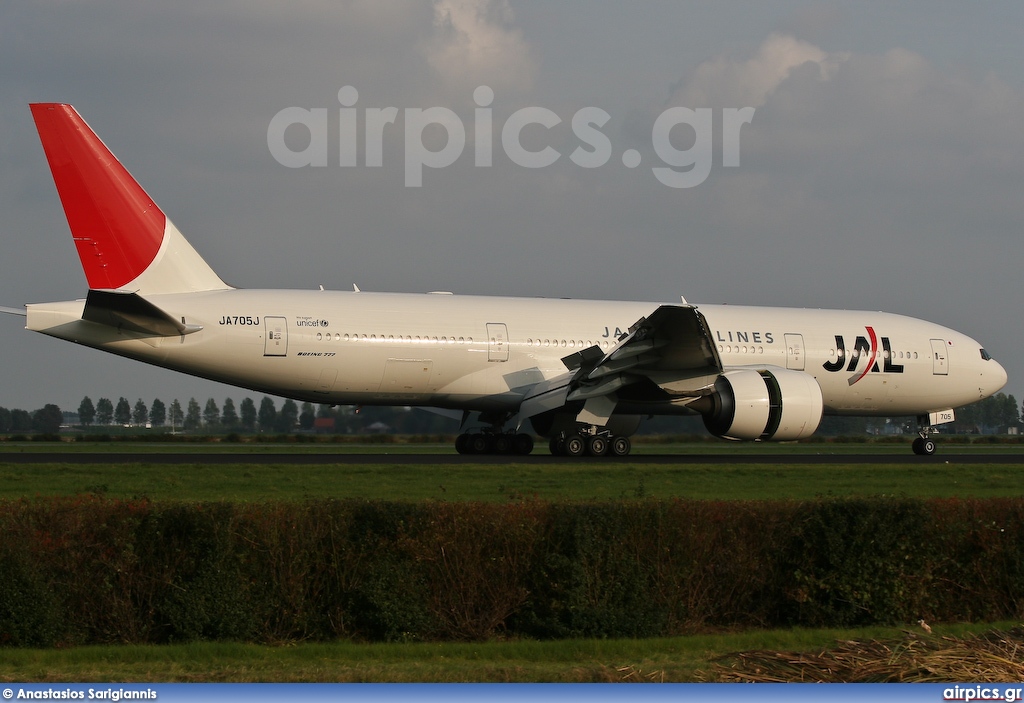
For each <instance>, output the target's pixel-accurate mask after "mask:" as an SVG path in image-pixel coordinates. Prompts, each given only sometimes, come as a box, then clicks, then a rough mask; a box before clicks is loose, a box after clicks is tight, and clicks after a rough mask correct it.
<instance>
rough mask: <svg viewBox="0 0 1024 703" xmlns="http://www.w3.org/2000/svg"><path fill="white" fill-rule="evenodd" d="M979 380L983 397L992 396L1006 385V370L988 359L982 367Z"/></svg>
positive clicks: (996, 362)
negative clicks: (981, 384)
mask: <svg viewBox="0 0 1024 703" xmlns="http://www.w3.org/2000/svg"><path fill="white" fill-rule="evenodd" d="M981 378H982V382H983V383H984V386H983V387H984V389H985V395H987V396H988V395H994V394H995V393H997V392H999V389H1000V388H1002V387H1003V386H1005V385H1006V369H1004V368H1003V366H1002V364H1000V363H999V362H998V361H996V360H995V359H989V360H988V361H986V362H985V365H984V366H983V367H982V372H981Z"/></svg>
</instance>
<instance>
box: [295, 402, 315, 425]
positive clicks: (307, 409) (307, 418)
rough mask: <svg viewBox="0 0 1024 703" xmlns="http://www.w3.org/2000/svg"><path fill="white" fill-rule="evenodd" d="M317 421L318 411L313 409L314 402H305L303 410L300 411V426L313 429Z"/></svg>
mask: <svg viewBox="0 0 1024 703" xmlns="http://www.w3.org/2000/svg"><path fill="white" fill-rule="evenodd" d="M314 422H316V411H315V410H313V404H312V403H303V404H302V410H301V412H299V427H301V428H302V429H304V430H311V429H313V423H314Z"/></svg>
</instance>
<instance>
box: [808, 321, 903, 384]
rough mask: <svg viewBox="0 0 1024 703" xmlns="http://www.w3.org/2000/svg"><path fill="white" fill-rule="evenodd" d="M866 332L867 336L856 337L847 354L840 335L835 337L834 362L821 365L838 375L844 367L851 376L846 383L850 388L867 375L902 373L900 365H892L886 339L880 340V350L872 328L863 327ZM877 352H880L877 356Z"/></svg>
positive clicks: (890, 347) (844, 343) (890, 350)
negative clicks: (879, 361)
mask: <svg viewBox="0 0 1024 703" xmlns="http://www.w3.org/2000/svg"><path fill="white" fill-rule="evenodd" d="M864 329H865V330H867V333H868V334H867V336H866V337H864V336H861V335H858V336H857V339H856V341H855V342H854V343H853V349H852V350H850V352H849V353H847V350H846V340H845V339H844V338H843V336H842V335H840V334H837V335H836V360H835V361H826V362H825V363H824V364H822V368H824V369H825V370H826V371H830V372H832V373H839V372H840V371H842V370H843V368H844V367H845V369H846V371H847V372H849V373H851V374H853V375H851V376H850V378H849V379H847V382H848V383H849V384H850V385H851V386H852V385H853V384H854V383H857V381H859V380H861V379H862V378H864V377H865V376H867V375H868V374H869V373H903V365H902V364H894V363H893V360H892V345H891V344H890V343H889V338H888V337H882V338H881V348H879V338H878V336H877V335H876V334H875V329H874V328H873V327H865V328H864ZM879 352H882V353H881V354H879ZM879 356H881V357H882V367H881V369H879V367H878V357H879ZM862 359H866V360H867V361H866V363H865V364H864V366H863V368H862V369H861V370H860V371H858V368H859V367H860V364H861V360H862Z"/></svg>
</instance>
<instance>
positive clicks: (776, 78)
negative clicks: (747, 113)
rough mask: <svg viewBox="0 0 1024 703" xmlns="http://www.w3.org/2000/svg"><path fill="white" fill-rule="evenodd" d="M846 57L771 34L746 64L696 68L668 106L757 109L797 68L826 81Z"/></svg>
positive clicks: (716, 62)
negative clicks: (810, 70) (808, 66)
mask: <svg viewBox="0 0 1024 703" xmlns="http://www.w3.org/2000/svg"><path fill="white" fill-rule="evenodd" d="M847 57H848V55H847V54H842V53H834V54H830V53H827V52H825V51H823V50H822V49H819V48H818V47H816V46H814V45H813V44H809V43H807V42H804V41H800V40H799V39H795V38H793V37H791V36H788V35H783V34H772V35H770V36H769V37H768V38H767V39H766V40H765V41H764V43H762V44H761V46H760V47H759V48H758V50H757V53H756V54H755V55H754V56H753V57H751V58H749V59H746V60H735V59H731V58H728V57H724V56H719V57H717V58H715V59H711V60H710V61H705V62H704V63H702V64H700V65H699V66H697V68H696V70H695V71H694V73H693V76H692V77H691V78H690V79H689V80H688V81H687V82H686V83H685V84H684V85H683V86H682V87H681V89H679V90H678V91H677V92H676V93H675V94H674V95H673V96H672V102H673V103H674V104H677V105H685V106H687V107H691V108H697V107H747V106H751V107H758V106H760V105H763V104H764V103H765V101H766V100H767V98H768V96H769V95H770V94H771V93H772V92H773V91H774V90H775V89H776V88H777V87H778V86H779V84H780V83H782V81H784V80H785V79H786V78H788V77H789V75H790V73H792V72H793V70H794V69H796V68H797V67H800V66H803V65H804V64H807V63H811V64H814V65H815V66H816V67H817V75H818V77H819V79H820V80H823V81H825V80H828V79H829V78H830V77H831V76H832V75H833V74H834V73H835V71H836V70H837V68H838V67H839V65H840V64H841V63H842V62H843V61H844V60H845V59H846V58H847Z"/></svg>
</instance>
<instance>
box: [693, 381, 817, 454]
mask: <svg viewBox="0 0 1024 703" xmlns="http://www.w3.org/2000/svg"><path fill="white" fill-rule="evenodd" d="M691 407H692V408H694V409H696V410H699V411H700V412H701V414H702V415H703V416H704V426H705V427H706V428H707V429H708V432H710V433H711V434H713V435H715V436H716V437H722V438H725V439H747V440H752V439H773V440H787V439H802V438H804V437H808V436H810V435H811V434H813V433H814V431H815V430H816V429H818V424H819V423H820V422H821V413H822V398H821V388H820V387H819V386H818V382H817V381H815V380H814V377H812V376H810V375H808V374H806V373H804V372H802V371H792V370H789V369H782V368H772V369H761V370H754V369H735V370H731V371H726V372H725V373H723V374H722V375H721V376H719V377H718V380H717V381H715V392H714V393H713V394H712V395H710V396H708V397H707V399H702V400H701V401H698V402H697V403H695V404H692V405H691Z"/></svg>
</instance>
